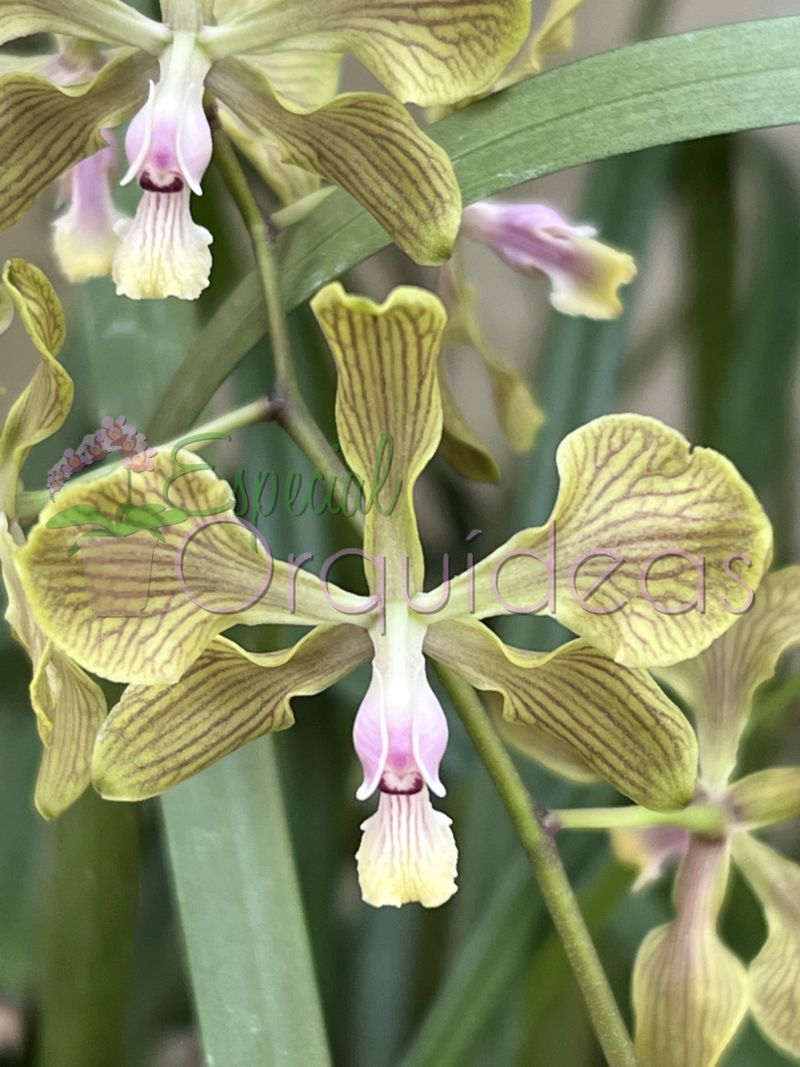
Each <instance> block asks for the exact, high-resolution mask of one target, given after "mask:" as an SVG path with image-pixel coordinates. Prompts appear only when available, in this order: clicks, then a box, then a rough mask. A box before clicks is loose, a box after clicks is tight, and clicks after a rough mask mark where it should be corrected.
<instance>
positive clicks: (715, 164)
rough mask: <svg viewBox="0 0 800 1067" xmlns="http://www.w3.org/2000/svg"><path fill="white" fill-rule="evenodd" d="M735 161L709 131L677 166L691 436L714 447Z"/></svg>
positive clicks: (731, 259) (728, 323) (728, 146)
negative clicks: (684, 220)
mask: <svg viewBox="0 0 800 1067" xmlns="http://www.w3.org/2000/svg"><path fill="white" fill-rule="evenodd" d="M734 164H735V158H734V140H733V138H731V137H712V138H704V139H703V140H700V141H695V142H693V143H691V144H687V145H684V146H683V148H682V150H681V152H680V154H679V160H678V166H677V182H678V187H679V189H680V190H681V192H682V193H683V195H684V197H685V200H686V204H687V206H688V209H689V224H688V245H689V248H688V255H687V257H686V262H687V270H686V274H687V277H686V286H687V289H688V292H689V307H688V315H687V327H688V331H687V332H688V335H689V338H690V339H691V341H692V342H693V343H692V344H691V346H690V349H689V351H690V353H691V355H692V363H691V369H692V382H693V390H692V403H693V408H694V411H695V426H694V432H693V434H692V439H693V440H694V441H696V442H697V443H698V444H703V445H708V446H711V447H713V448H718V449H720V448H722V441H721V439H722V436H723V434H722V427H723V425H724V420H723V412H722V405H721V403H720V400H721V397H722V395H723V393H724V391H725V390H726V388H728V387H729V385H730V361H731V358H732V356H733V349H734V345H735V339H736V318H735V289H734V283H735V277H734V275H735V269H736V253H737V212H736V204H735V202H734ZM739 432H740V433H741V428H740V429H739ZM730 458H731V459H732V458H733V457H732V456H731V457H730Z"/></svg>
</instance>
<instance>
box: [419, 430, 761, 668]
mask: <svg viewBox="0 0 800 1067" xmlns="http://www.w3.org/2000/svg"><path fill="white" fill-rule="evenodd" d="M556 461H557V464H558V470H559V474H560V476H561V486H560V490H559V495H558V499H557V501H556V505H555V508H554V509H553V513H552V515H551V517H550V522H549V523H548V525H547V526H543V527H540V528H538V529H532V530H523V531H522V532H521V533H519V534H517V535H515V536H514V537H512V538H511V540H510V541H507V542H506V544H505V545H503V546H502V547H500V548H499V549H497V551H495V552H493V553H492V554H491V555H490V556H488V557H487V558H486V559H484V560H482V561H481V562H480V563H479V564H478V565H477V566H476V567H475V569H474V572H467V573H465V574H463V575H460V576H459V577H458V578H456V579H454V580H453V581H452V583H451V585H450V599H449V602H448V604H447V605H446V606H445V607H444V608H443V609H442V611H441V613H440V615H439V618H443V617H447V616H448V615H450V616H453V615H458V614H463V613H464V612H465V610H469V611H471V613H472V614H474V615H475V616H476V617H478V618H481V617H486V616H489V615H500V614H534V613H537V612H541V611H543V610H549V611H550V612H551V613H552V614H554V615H555V616H556V618H557V619H559V621H560V622H562V623H563V624H564V625H565V626H568V627H569V628H570V629H571V630H573V631H575V633H577V634H578V635H579V636H581V637H582V638H584V639H585V640H587V641H589V642H591V643H592V644H593V645H595V646H596V647H597V648H599V649H602V651H604V652H605V653H606V654H607V655H608V656H610V657H612V658H613V659H615V660H616V661H617V662H619V663H624V664H626V665H627V666H631V667H643V666H645V667H646V666H655V665H665V664H670V663H675V662H678V661H679V660H682V659H686V658H688V657H690V656H695V655H697V654H698V652H700V651H702V649H704V648H706V647H708V645H710V644H711V642H712V641H713V640H714V639H715V638H716V637H719V636H720V635H721V634H722V633H723V632H724V631H725V630H727V629H728V627H730V626H731V625H732V624H733V623H734V622H735V621H736V620H737V618H738V617H739V616H738V614H736V612H737V611H740V610H741V606H742V602H744V601H746V599H747V598H746V596H745V595H744V592H743V587H744V589H745V590H748V589H755V588H756V587H757V586H758V583H759V581H760V580H761V577H762V575H763V573H764V571H765V569H766V566H767V564H768V561H769V556H770V553H771V545H772V530H771V527H770V525H769V522H768V520H767V518H766V516H765V515H764V512H763V510H762V509H761V507H760V505H759V503H758V501H757V500H756V497H755V495H754V493H753V491H752V489H750V487H749V486H748V485H747V483H746V482H744V481H743V479H742V478H741V476H740V475H739V474H738V472H737V471H736V469H735V468H734V466H733V464H731V463H730V461H729V460H727V459H725V457H724V456H721V455H720V454H719V453H718V452H714V451H712V450H711V449H707V448H695V449H694V450H691V449H690V446H689V444H688V442H687V441H686V439H685V438H684V437H683V436H682V435H681V434H680V433H678V432H677V431H676V430H673V429H670V428H669V427H667V426H664V425H663V424H662V423H660V422H658V421H657V420H656V419H651V418H646V417H645V416H641V415H608V416H604V417H603V418H600V419H595V420H594V422H590V423H588V424H587V425H586V426H583V427H581V428H580V429H579V430H576V431H575V432H574V433H571V434H569V435H568V436H567V437H565V438H564V440H563V441H562V442H561V445H560V446H559V449H558V452H557V455H556ZM743 563H744V564H749V569H747V566H742V564H743ZM742 574H744V575H745V577H739V575H742ZM473 583H474V590H475V592H474V597H473V596H472V594H471V589H472V587H473ZM441 597H442V590H441V589H437V590H434V591H433V592H431V593H429V594H426V596H425V597H424V598H421V600H422V601H423V606H424V605H425V604H427V603H428V602H432V603H437V602H438V601H439V600H440V599H441ZM473 599H474V604H473V603H472V601H473ZM473 609H474V610H473Z"/></svg>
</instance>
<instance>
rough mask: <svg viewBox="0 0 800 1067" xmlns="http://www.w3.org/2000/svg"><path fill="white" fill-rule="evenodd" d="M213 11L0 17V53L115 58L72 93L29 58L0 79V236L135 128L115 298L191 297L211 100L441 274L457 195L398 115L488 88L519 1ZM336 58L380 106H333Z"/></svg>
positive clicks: (107, 8) (43, 9)
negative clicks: (92, 51)
mask: <svg viewBox="0 0 800 1067" xmlns="http://www.w3.org/2000/svg"><path fill="white" fill-rule="evenodd" d="M210 9H211V5H210V4H208V3H205V2H203V0H195V2H191V0H187V2H185V3H180V4H178V3H170V4H165V5H164V11H165V17H166V20H167V21H166V22H165V23H159V22H156V21H154V20H151V19H149V18H147V17H145V16H144V15H142V14H141V13H139V12H138V11H136V10H135V8H133V7H131V6H128V5H127V4H124V3H121V2H120V0H80V2H79V3H77V4H69V5H64V3H63V2H62V0H38V2H37V3H36V4H34V5H28V6H27V7H21V6H20V5H19V4H17V3H10V2H3V3H0V44H2V43H5V42H7V41H11V40H14V39H16V38H19V37H24V36H27V35H29V34H35V33H56V34H61V35H63V36H65V37H67V38H72V39H77V40H79V41H81V42H83V41H87V40H88V41H90V42H100V43H101V44H103V45H122V46H124V47H123V48H122V49H118V50H117V52H116V53H114V52H112V51H107V50H105V51H104V50H102V49H96V52H97V54H98V55H99V56H100V69H98V70H97V72H96V73H94V74H93V76H92V77H91V78H90V79H89V80H86V81H81V83H80V84H78V85H73V86H70V87H63V86H62V85H61V84H59V82H58V78H54V80H53V81H52V82H48V81H47V80H45V79H44V78H43V77H42V76H41V71H42V68H41V67H39V70H40V74H39V75H37V76H34V75H32V74H31V73H30V69H31V65H30V64H29V63H27V62H26V60H24V59H20V60H19V61H18V63H17V67H16V72H15V73H10V74H7V75H6V76H5V77H4V78H3V79H2V80H0V111H2V113H3V116H4V126H3V133H2V136H0V158H2V159H3V170H2V174H1V175H0V226H2V227H7V226H9V225H11V224H12V223H13V222H15V221H16V220H17V219H18V218H20V217H21V215H22V214H24V212H25V211H27V209H28V208H29V207H30V206H31V204H32V203H33V202H34V201H35V200H36V198H37V196H38V195H39V194H40V193H41V192H42V191H43V190H44V189H45V188H46V187H47V186H48V185H49V184H50V183H51V182H52V181H54V180H56V179H57V178H58V177H60V176H61V175H62V174H64V173H65V172H66V171H68V170H69V169H70V168H72V167H75V166H76V165H77V164H79V163H81V161H82V160H84V159H85V158H86V157H87V156H91V155H92V154H93V153H96V152H98V151H99V150H100V149H102V148H104V146H105V143H106V142H105V140H104V138H103V136H102V133H101V131H102V130H104V129H107V128H109V127H113V126H116V125H118V124H119V123H120V122H122V121H124V120H125V119H126V118H128V117H129V116H131V115H134V118H133V121H132V123H131V126H130V129H129V133H128V136H127V138H126V152H127V155H128V161H129V163H130V168H129V170H128V174H127V175H126V178H128V179H130V180H133V178H134V177H135V178H136V179H137V180H138V182H139V184H140V186H141V187H142V190H143V195H142V200H141V202H140V204H139V208H138V210H137V212H136V217H135V219H134V220H133V222H132V223H128V222H126V221H121V222H118V223H117V224H116V225H115V227H114V229H115V232H116V233H117V234H118V235H119V236H120V237H121V243H120V245H119V248H118V249H117V251H116V253H115V257H114V263H113V276H114V278H115V280H116V283H117V290H118V292H120V293H125V294H127V295H129V296H131V297H133V298H136V299H139V298H147V297H163V296H168V295H176V296H179V297H184V298H187V299H192V298H194V297H196V296H197V295H198V294H199V293H200V292H201V291H202V289H203V288H204V287H205V286H206V285H207V283H208V271H209V268H210V264H211V257H210V253H209V251H208V246H209V244H210V243H211V236H210V234H209V233H208V231H206V230H205V229H203V227H201V226H197V225H196V224H195V223H194V222H193V220H192V217H191V213H190V194H191V193H192V192H194V193H199V192H200V191H201V184H200V183H201V181H202V178H203V173H204V171H205V169H206V167H207V165H208V161H209V158H210V152H211V136H210V128H209V123H208V121H207V119H206V117H205V114H204V112H203V93H204V91H206V90H207V91H208V92H210V93H211V94H212V95H213V97H214V98H215V99H216V100H218V101H219V102H220V103H221V104H222V105H223V107H224V108H225V109H227V112H228V113H229V114H230V115H232V116H234V124H236V123H238V124H239V125H240V127H243V128H244V130H245V131H246V134H248V135H249V136H250V137H252V138H255V139H256V141H257V142H259V145H260V142H265V143H266V144H268V145H269V146H270V149H269V151H271V152H273V153H274V151H275V150H276V149H277V151H279V152H280V154H281V159H282V162H283V163H285V164H289V165H294V166H297V167H300V168H302V169H303V170H306V171H308V172H310V173H312V174H314V175H317V176H319V177H321V178H324V179H326V180H328V181H330V182H331V183H333V184H335V185H340V186H342V187H343V188H345V189H347V190H348V192H350V193H352V195H353V196H355V197H356V199H358V200H360V201H361V203H362V204H364V206H365V207H366V208H367V209H368V210H369V211H371V212H372V213H373V215H374V216H375V217H376V218H377V219H378V221H379V222H380V223H381V224H382V225H383V226H385V228H386V229H387V230H388V231H389V233H390V234H391V236H392V237H393V238H394V240H395V241H396V242H397V243H398V244H399V245H400V247H402V248H403V249H404V250H405V251H407V252H408V253H409V254H410V255H412V256H413V257H414V258H416V259H417V260H418V261H419V262H425V263H440V262H442V261H443V260H445V259H447V257H448V256H449V254H450V252H451V250H452V245H453V241H454V239H455V236H456V233H457V230H458V225H459V219H460V210H461V200H460V193H459V188H458V183H457V181H456V179H455V175H454V173H453V169H452V166H451V164H450V161H449V159H448V158H447V156H446V154H445V153H444V152H443V151H442V149H441V148H439V147H438V146H437V145H436V144H434V142H433V141H431V140H430V139H429V138H428V137H426V136H425V134H424V133H422V131H421V130H420V129H419V128H418V127H417V125H416V124H415V123H414V121H413V120H412V119H411V117H410V115H409V114H408V112H407V111H406V110H405V108H404V107H403V106H402V104H403V103H406V102H413V103H417V104H420V105H423V106H427V105H431V104H447V103H451V102H453V101H456V100H459V99H461V98H462V97H463V96H465V95H466V94H469V93H474V92H481V91H482V90H483V89H485V88H487V87H488V86H490V85H491V84H492V82H493V81H494V80H495V79H496V77H497V76H498V75H499V74H500V72H501V71H502V69H503V67H504V66H505V64H506V63H507V62H508V61H509V60H510V59H511V57H512V56H513V55H514V54H515V52H516V51H517V50H518V48H519V46H520V45H521V43H522V41H523V40H524V38H525V35H526V32H527V30H528V25H529V17H530V9H529V4H528V0H503V3H499V4H498V3H477V4H471V5H469V7H468V8H465V7H464V5H463V4H462V3H461V0H442V2H440V3H438V4H436V5H430V4H411V5H395V4H388V5H387V4H385V3H381V2H380V0H356V2H353V0H326V2H325V3H324V4H320V3H319V2H318V0H289V2H286V3H281V4H275V3H274V2H273V0H263V2H251V3H246V4H232V5H225V4H222V5H218V6H217V10H216V12H215V13H214V14H216V21H214V20H213V19H212V17H211V16H212V13H211V10H210ZM80 47H83V46H80ZM89 47H91V46H89ZM63 50H64V49H63V48H62V51H63ZM345 53H350V54H352V55H354V56H355V57H356V58H358V59H359V60H361V61H362V62H363V63H364V64H365V65H366V66H367V67H368V68H369V69H370V70H372V72H373V73H374V74H376V75H377V77H378V78H379V79H380V80H381V81H382V82H383V84H384V85H385V86H386V88H387V89H388V90H389V92H390V94H392V95H391V96H385V95H381V94H376V93H348V94H343V95H339V96H335V95H333V93H332V90H331V78H330V74H331V72H333V73H334V75H335V71H336V69H338V64H339V61H340V57H341V56H342V55H343V54H345ZM309 57H311V59H310V58H309ZM316 60H318V65H319V66H321V67H322V68H324V70H325V74H324V76H322V77H319V76H317V75H316V74H315V73H314V62H315V61H316ZM60 65H61V66H62V67H63V66H64V65H65V64H64V62H61V64H60ZM54 73H56V72H53V71H51V76H52V75H53V74H54ZM255 154H256V156H258V155H259V154H263V153H261V151H260V147H258V146H257V147H256V151H255ZM96 167H98V168H99V167H100V164H99V163H97V164H96ZM79 179H80V180H81V181H82V176H80V175H79ZM76 180H78V179H76ZM65 226H66V227H67V228H68V227H69V223H65ZM62 229H63V228H62ZM63 232H64V233H66V232H67V230H66V229H65V230H63Z"/></svg>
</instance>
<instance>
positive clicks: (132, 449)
mask: <svg viewBox="0 0 800 1067" xmlns="http://www.w3.org/2000/svg"><path fill="white" fill-rule="evenodd" d="M111 452H116V453H118V454H119V455H120V456H122V457H123V464H122V465H123V467H125V468H127V469H128V470H131V471H134V472H135V473H136V474H142V473H143V472H144V471H151V470H152V469H153V456H155V455H157V452H156V450H155V449H154V448H148V447H147V439H146V438H145V435H144V434H143V433H137V432H136V427H135V426H130V425H129V424H128V423H126V422H125V416H124V415H120V416H119V417H118V418H116V419H113V418H112V417H111V416H110V415H106V416H105V418H104V419H103V425H102V426H101V427H100V429H99V430H97V431H96V432H95V433H90V434H87V435H86V437H84V439H83V442H82V444H81V446H80V448H78V450H77V451H76V450H75V449H74V448H68V449H67V450H66V451H65V452H64V457H63V459H61V460H60V461H59V462H58V463H56V465H55V466H54V467H51V468H50V470H49V471H48V472H47V488H48V489H49V490H50V492H51V493H53V494H55V493H57V492H58V491H59V489H63V488H64V485H65V484H66V483H67V482H68V481H69V479H70V478H71V477H72V475H73V474H79V473H80V472H81V471H82V470H83V469H84V468H85V467H88V466H89V465H90V464H92V463H100V462H101V461H102V460H104V459H105V458H106V456H107V455H109V453H111Z"/></svg>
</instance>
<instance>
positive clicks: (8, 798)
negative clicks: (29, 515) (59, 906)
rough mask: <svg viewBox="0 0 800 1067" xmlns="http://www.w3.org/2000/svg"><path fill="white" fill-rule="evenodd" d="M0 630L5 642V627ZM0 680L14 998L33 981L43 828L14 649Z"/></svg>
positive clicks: (0, 976)
mask: <svg viewBox="0 0 800 1067" xmlns="http://www.w3.org/2000/svg"><path fill="white" fill-rule="evenodd" d="M0 610H1V609H0ZM0 629H2V636H3V637H5V636H6V634H7V633H8V627H7V626H6V624H5V622H3V621H0ZM0 677H2V679H3V693H2V697H1V698H0V916H2V921H0V991H2V992H3V993H12V994H17V995H20V994H23V993H25V992H26V991H27V988H28V986H29V983H30V981H31V978H32V976H33V970H34V963H35V961H34V958H33V952H34V949H33V931H34V929H35V926H36V921H37V915H38V906H39V904H40V892H39V888H38V886H37V883H38V882H39V879H38V877H37V876H38V875H39V874H40V871H39V862H38V861H39V859H40V847H41V839H42V834H43V831H44V829H45V823H44V821H43V820H42V819H41V818H40V817H39V816H38V815H37V814H36V812H35V811H34V808H33V789H34V784H35V782H36V771H37V768H38V764H39V759H40V756H41V742H40V740H39V736H38V734H37V732H36V725H35V719H34V715H33V711H32V709H31V706H30V700H29V699H28V683H29V682H30V677H31V671H30V663H29V661H28V658H27V656H26V655H25V653H24V652H23V651H22V649H20V648H18V647H17V646H16V645H15V644H11V645H9V646H8V647H4V645H0Z"/></svg>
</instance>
